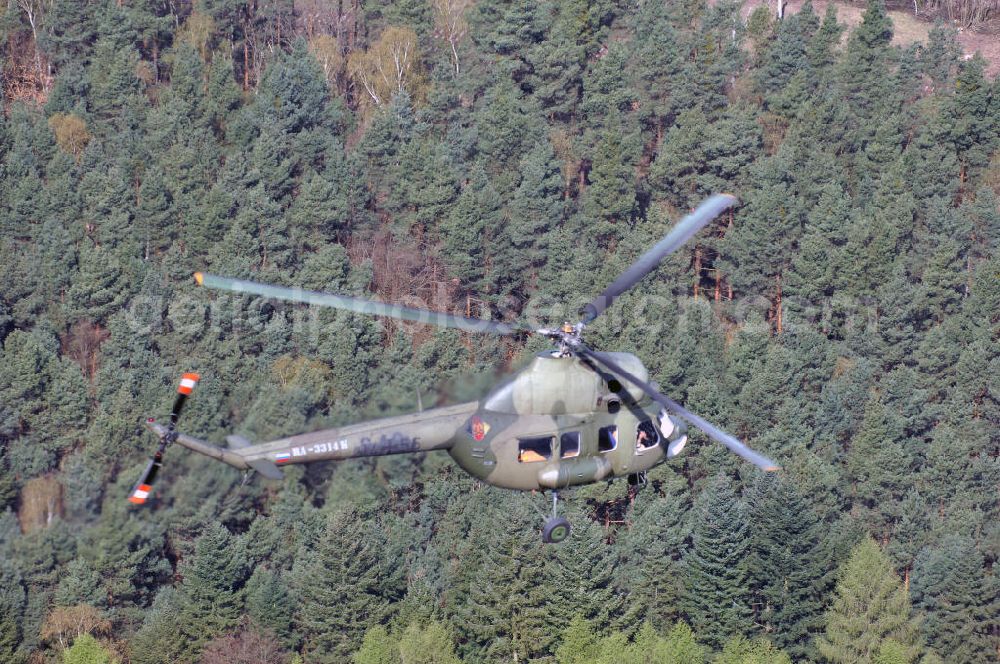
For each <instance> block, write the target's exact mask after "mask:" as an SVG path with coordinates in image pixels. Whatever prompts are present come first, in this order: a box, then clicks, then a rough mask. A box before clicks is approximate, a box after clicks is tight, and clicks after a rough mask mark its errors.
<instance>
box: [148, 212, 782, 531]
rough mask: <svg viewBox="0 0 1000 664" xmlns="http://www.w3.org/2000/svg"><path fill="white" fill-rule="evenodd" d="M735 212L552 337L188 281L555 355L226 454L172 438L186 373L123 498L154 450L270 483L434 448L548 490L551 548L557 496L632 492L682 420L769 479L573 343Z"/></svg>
mask: <svg viewBox="0 0 1000 664" xmlns="http://www.w3.org/2000/svg"><path fill="white" fill-rule="evenodd" d="M736 203H737V200H736V198H735V197H733V196H730V195H727V194H717V195H715V196H712V197H711V198H709V199H707V200H706V201H705V202H703V203H702V204H701V205H700V206H699V207H698V208H697V209H695V210H694V211H693V212H691V213H690V214H689V215H687V216H686V217H684V218H683V219H682V220H681V221H679V222H678V223H677V225H676V226H674V228H673V229H671V231H670V232H669V233H668V234H667V235H666V236H664V238H663V239H662V240H660V241H659V242H658V243H657V244H656V245H655V246H653V247H652V248H651V249H650V250H649V251H647V252H646V253H645V254H643V255H642V256H641V257H640V258H639V259H638V260H637V261H636V262H635V263H633V264H632V266H631V267H629V268H628V269H627V270H626V271H625V272H623V273H622V274H621V275H620V276H619V277H618V278H617V279H616V280H615V281H614V282H613V283H612V284H611V285H610V286H608V287H607V289H605V291H604V292H603V293H601V294H600V295H599V296H597V297H596V298H595V299H594V300H593V301H591V302H590V303H588V304H587V305H586V306H584V307H583V308H582V309H581V310H580V315H581V319H580V320H579V321H578V322H576V323H565V324H563V325H562V326H560V327H557V328H553V329H531V328H529V327H526V326H522V325H518V324H513V323H506V322H500V321H490V320H482V319H476V318H466V317H461V316H455V315H452V314H447V313H441V312H436V311H429V310H424V309H413V308H408V307H402V306H397V305H389V304H383V303H380V302H375V301H371V300H364V299H359V298H353V297H344V296H341V295H333V294H330V293H319V292H314V291H304V290H301V289H297V288H284V287H280V286H272V285H265V284H259V283H255V282H251V281H244V280H240V279H231V278H228V277H220V276H215V275H210V274H201V273H198V274H196V275H195V279H196V281H197V283H198V284H200V285H202V286H205V287H207V288H215V289H219V290H226V291H231V292H234V293H249V294H255V295H260V296H263V297H270V298H275V299H280V300H288V301H292V302H302V303H307V304H312V305H318V306H325V307H334V308H338V309H346V310H348V311H354V312H357V313H364V314H372V315H376V316H388V317H392V318H398V319H402V320H409V321H417V322H421V323H429V324H434V325H441V326H444V327H450V328H456V329H459V330H463V331H466V332H479V333H492V334H500V335H518V334H520V335H525V334H540V335H542V336H545V337H548V338H549V339H551V340H552V341H553V342H555V347H554V348H553V349H551V350H548V351H545V352H542V353H539V354H538V355H537V356H535V357H534V359H533V361H532V362H531V363H530V364H529V365H528V366H527V367H525V368H524V369H522V370H520V371H518V372H517V373H515V374H513V375H511V376H509V377H508V378H507V379H506V380H504V381H503V382H501V383H500V384H498V385H497V386H496V387H495V388H494V389H493V390H492V391H491V392H490V393H489V394H488V395H487V396H486V397H485V398H484V399H482V400H479V401H473V402H470V403H463V404H458V405H454V406H447V407H443V408H434V409H431V410H426V411H421V412H418V413H414V414H410V415H403V416H399V417H389V418H384V419H379V420H373V421H370V422H361V423H358V424H352V425H349V426H344V427H336V428H333V429H324V430H322V431H313V432H311V433H302V434H298V435H294V436H289V437H288V438H282V439H279V440H274V441H271V442H266V443H260V444H256V445H253V444H251V443H250V442H249V441H247V440H246V439H244V438H242V437H240V436H228V437H227V438H226V440H227V442H228V447H227V448H221V447H217V446H215V445H211V444H209V443H207V442H205V441H203V440H199V439H197V438H193V437H191V436H188V435H185V434H183V433H180V432H178V431H177V428H176V425H177V420H178V417H179V415H180V412H181V409H182V407H183V405H184V402H185V400H186V399H187V396H188V395H189V394H191V391H192V390H193V389H194V387H195V385H196V384H197V382H198V378H199V377H198V375H197V374H184V376H183V377H182V379H181V384H180V387H179V388H178V395H177V398H176V400H175V402H174V407H173V409H172V412H171V414H170V420H169V423H168V424H167V425H166V426H164V425H162V424H160V423H158V422H156V421H155V420H153V419H150V420H148V421H147V426H148V427H149V429H151V430H152V431H153V432H154V433H155V434H156V435H157V436H158V437H159V440H160V444H159V448H158V449H157V451H156V453H155V454H154V456H153V457H152V459H150V461H149V464H148V465H147V467H146V470H145V472H144V473H143V475H142V477H141V479H140V480H139V482H138V483H137V484H136V485H135V487H134V488H133V491H132V494H131V496H130V498H129V500H130V501H132V502H133V503H136V504H142V503H144V502H145V501H146V498H147V497H148V495H149V492H150V491H151V488H152V484H153V480H154V479H155V477H156V474H157V471H158V470H159V468H160V467H161V465H162V461H163V453H164V452H165V450H166V448H167V447H168V446H169V445H170V444H171V443H178V444H179V445H181V446H183V447H186V448H188V449H190V450H193V451H195V452H198V453H200V454H204V455H205V456H209V457H212V458H214V459H218V460H219V461H222V462H224V463H227V464H229V465H230V466H233V467H235V468H239V469H241V470H244V471H248V472H249V471H254V470H255V471H257V472H258V473H260V474H261V475H263V476H264V477H267V478H272V479H280V478H281V477H282V473H281V467H282V466H286V465H290V464H299V463H312V462H315V461H330V460H342V459H356V458H362V457H374V456H383V455H388V454H407V453H414V452H430V451H434V450H444V451H447V452H448V454H450V455H451V457H452V459H454V460H455V462H456V463H457V464H458V465H459V466H460V467H461V468H462V469H463V470H465V471H466V472H467V473H469V474H470V475H472V476H473V477H475V478H477V479H479V480H482V481H483V482H487V483H489V484H492V485H494V486H498V487H504V488H508V489H516V490H520V491H536V490H540V491H550V492H551V493H552V516H551V517H550V518H548V519H547V520H546V521H545V523H544V525H543V528H542V538H543V540H544V541H545V542H561V541H563V540H565V539H566V538H567V537H568V536H569V534H570V524H569V522H568V521H567V520H566V519H565V518H562V517H560V516H559V515H558V500H559V491H560V490H561V489H565V488H567V487H571V486H575V485H580V484H589V483H592V482H597V481H599V480H610V479H611V478H615V477H622V476H627V477H628V478H629V481H630V482H632V483H640V482H642V481H643V479H644V477H645V473H646V471H648V470H649V469H650V468H652V467H653V466H656V465H657V464H660V463H663V462H664V461H665V460H667V459H669V458H672V457H676V456H677V455H678V454H680V453H681V451H682V450H683V449H684V446H685V444H686V443H687V427H686V425H685V421H686V422H688V423H690V424H692V425H694V426H695V427H697V428H698V429H700V430H701V431H703V432H704V433H705V434H707V435H708V437H709V438H711V439H713V440H715V441H717V442H720V443H722V444H723V445H725V446H726V447H728V448H729V449H730V450H732V451H733V452H734V453H736V454H737V455H739V456H741V457H743V458H744V459H746V460H747V461H749V462H751V463H753V464H755V465H757V466H759V467H761V468H763V469H765V470H768V471H772V470H777V469H778V466H777V464H776V463H775V462H774V461H772V460H771V459H769V458H767V457H766V456H763V455H761V454H759V453H757V452H755V451H753V450H752V449H750V448H749V447H747V446H746V445H745V444H743V443H742V442H740V441H739V440H737V439H736V438H735V437H733V436H732V435H730V434H728V433H726V432H725V431H722V430H721V429H719V428H718V427H716V426H715V425H713V424H711V423H710V422H707V421H706V420H704V419H702V418H700V417H698V416H697V415H695V414H694V413H691V412H689V411H688V410H686V409H685V408H684V407H683V406H681V405H680V404H679V403H677V402H675V401H674V400H672V399H670V398H669V397H667V396H665V395H664V394H662V393H661V392H660V391H659V389H658V387H657V386H655V385H654V384H653V383H651V382H650V380H649V373H648V372H647V370H646V368H645V367H644V366H643V364H642V362H641V361H640V360H639V358H637V357H636V356H635V355H632V354H629V353H610V352H601V351H597V350H594V349H592V348H591V347H589V346H588V345H587V344H585V343H584V341H583V332H584V330H585V329H586V326H587V325H589V324H590V323H592V322H593V321H594V320H595V319H596V318H597V317H598V316H600V315H601V313H602V312H604V310H605V309H607V308H608V307H609V306H610V305H611V304H612V302H614V300H615V298H616V297H618V296H620V295H621V294H622V293H624V292H626V291H627V290H629V289H630V288H632V287H633V286H634V285H635V284H636V283H638V282H639V281H640V280H641V279H642V278H644V277H645V276H646V275H647V274H649V272H651V271H652V270H653V269H654V268H655V267H656V266H657V265H658V264H659V263H660V261H661V260H663V258H664V257H666V256H667V255H669V254H670V253H672V252H674V251H676V250H677V249H678V248H679V247H680V246H682V245H683V244H684V243H685V242H687V240H688V239H690V238H691V236H693V235H694V234H695V233H696V232H697V231H698V230H700V229H701V228H703V227H704V226H705V225H706V224H708V223H709V222H711V221H712V220H713V219H714V218H715V217H717V216H718V215H719V214H721V213H722V212H723V211H724V210H726V209H728V208H729V207H731V206H733V205H735V204H736Z"/></svg>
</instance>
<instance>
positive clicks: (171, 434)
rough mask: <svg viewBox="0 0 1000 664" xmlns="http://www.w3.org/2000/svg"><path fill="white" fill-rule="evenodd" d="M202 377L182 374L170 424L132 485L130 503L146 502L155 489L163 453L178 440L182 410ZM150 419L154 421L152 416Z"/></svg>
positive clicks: (140, 503)
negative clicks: (136, 480) (154, 485)
mask: <svg viewBox="0 0 1000 664" xmlns="http://www.w3.org/2000/svg"><path fill="white" fill-rule="evenodd" d="M200 378H201V377H200V376H199V375H198V374H196V373H186V374H184V375H183V376H181V382H180V385H178V386H177V398H176V399H174V407H173V408H172V409H171V410H170V424H169V425H168V426H167V428H166V429H164V430H163V433H162V434H161V435H160V445H159V447H157V449H156V453H155V454H153V456H152V458H150V460H149V463H148V464H146V469H145V470H144V471H143V472H142V476H141V477H140V478H139V481H138V482H136V484H135V486H134V487H132V492H131V493H130V494H129V497H128V500H129V502H130V503H133V504H135V505H142V504H144V503H145V502H146V499H147V498H148V497H149V494H150V492H151V491H152V490H153V482H154V481H155V480H156V476H157V474H158V473H159V472H160V468H161V467H162V466H163V453H164V451H166V449H167V447H169V446H170V444H171V443H173V442H175V441H176V440H177V420H178V419H179V418H180V415H181V410H182V409H183V408H184V403H185V402H186V401H187V398H188V396H189V395H190V394H191V392H193V391H194V388H195V386H196V385H197V384H198V380H199V379H200ZM149 421H150V423H152V421H153V420H152V418H150V420H149Z"/></svg>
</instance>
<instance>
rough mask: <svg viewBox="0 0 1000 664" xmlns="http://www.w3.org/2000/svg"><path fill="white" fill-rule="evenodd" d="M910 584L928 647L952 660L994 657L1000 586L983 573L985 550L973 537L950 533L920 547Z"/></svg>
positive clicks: (977, 660)
mask: <svg viewBox="0 0 1000 664" xmlns="http://www.w3.org/2000/svg"><path fill="white" fill-rule="evenodd" d="M912 588H913V600H914V606H915V607H916V608H917V609H919V610H921V611H922V612H923V613H924V616H925V617H924V624H923V629H922V633H923V634H924V635H925V636H926V637H927V647H928V649H930V650H932V651H933V652H936V653H937V654H938V655H939V656H940V657H941V658H942V660H944V661H945V662H948V663H949V664H950V663H951V662H955V663H956V664H957V663H958V662H969V664H979V663H981V662H982V663H985V662H988V661H990V660H991V659H992V658H993V657H994V656H995V654H996V649H997V647H998V646H1000V641H998V637H997V635H996V633H995V623H996V616H997V614H998V612H1000V600H998V599H997V598H998V597H1000V587H998V584H997V580H996V577H995V576H990V575H987V574H986V573H985V571H984V561H983V554H982V553H981V552H980V551H979V550H978V548H977V547H976V545H975V543H974V542H973V541H972V540H971V539H970V538H968V537H963V536H961V535H948V536H946V537H945V539H944V541H942V542H941V544H940V545H939V546H936V547H933V548H926V549H924V550H923V551H921V552H920V554H919V555H918V556H917V562H916V564H915V565H914V570H913V586H912ZM991 623H992V625H991Z"/></svg>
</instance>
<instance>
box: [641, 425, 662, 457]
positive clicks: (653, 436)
mask: <svg viewBox="0 0 1000 664" xmlns="http://www.w3.org/2000/svg"><path fill="white" fill-rule="evenodd" d="M659 443H660V434H659V433H657V431H656V427H655V426H653V422H652V420H643V421H642V422H639V426H638V427H637V428H636V431H635V449H636V450H638V451H639V452H644V451H646V450H648V449H651V448H653V447H656V446H657V445H658V444H659Z"/></svg>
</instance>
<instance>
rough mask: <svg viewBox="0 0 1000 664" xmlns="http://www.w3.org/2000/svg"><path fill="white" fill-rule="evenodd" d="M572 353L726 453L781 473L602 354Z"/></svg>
mask: <svg viewBox="0 0 1000 664" xmlns="http://www.w3.org/2000/svg"><path fill="white" fill-rule="evenodd" d="M574 350H575V351H576V352H578V353H580V354H581V355H583V356H584V357H587V358H589V359H591V360H594V361H595V362H598V363H599V364H603V365H604V366H605V367H607V368H608V369H609V370H610V371H611V372H612V373H615V374H618V375H619V376H621V377H622V378H624V379H625V380H627V381H628V382H630V383H632V384H633V385H635V386H636V387H638V388H639V389H641V390H642V391H643V392H645V393H646V394H648V395H649V396H650V398H652V399H653V401H656V402H657V403H659V404H660V405H661V406H663V407H664V408H666V409H667V410H668V411H671V412H673V413H676V414H677V415H680V416H681V417H682V418H684V419H685V420H687V421H688V422H690V423H691V424H693V425H694V426H696V427H698V428H699V429H701V430H702V431H704V432H705V434H706V435H707V436H708V437H709V438H711V439H712V440H714V441H716V442H719V443H722V444H723V445H725V446H726V447H728V448H729V449H730V451H732V452H733V453H735V454H736V455H738V456H740V457H742V458H744V459H746V460H747V461H749V462H750V463H752V464H754V465H755V466H758V467H759V468H761V469H763V470H766V471H775V470H780V469H781V466H779V465H778V464H776V463H775V462H774V461H772V460H771V459H769V458H767V457H766V456H764V455H763V454H761V453H759V452H755V451H754V450H752V449H750V448H749V447H748V446H747V445H746V444H744V443H742V442H740V440H739V439H737V438H736V437H735V436H733V435H731V434H728V433H726V432H725V431H723V430H722V429H720V428H718V427H717V426H715V425H714V424H712V423H711V422H709V421H707V420H705V419H702V418H701V417H698V416H697V415H695V414H694V413H692V412H691V411H689V410H687V409H686V408H684V407H683V406H682V405H680V404H679V403H677V402H676V401H674V400H673V399H671V398H670V397H668V396H666V395H663V394H661V393H660V392H659V391H658V390H656V389H655V388H654V387H653V386H652V385H650V384H649V383H647V382H645V381H643V380H640V379H639V378H637V377H636V376H634V375H632V374H631V373H629V372H628V371H626V370H625V369H623V368H622V367H621V366H619V365H618V363H617V362H615V361H614V360H612V359H611V358H609V357H608V356H607V355H605V354H604V353H599V352H597V351H595V350H591V349H590V348H588V347H586V346H584V345H583V344H580V345H578V346H576V347H575V348H574Z"/></svg>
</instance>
